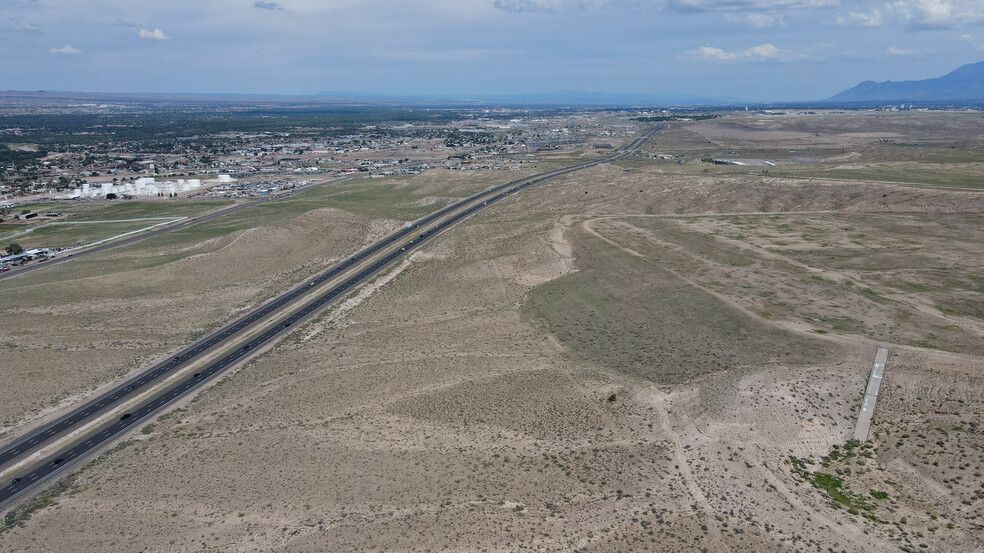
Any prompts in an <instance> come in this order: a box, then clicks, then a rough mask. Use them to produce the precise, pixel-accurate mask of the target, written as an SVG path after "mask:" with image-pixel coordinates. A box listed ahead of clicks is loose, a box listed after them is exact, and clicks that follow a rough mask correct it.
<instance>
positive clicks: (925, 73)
mask: <svg viewBox="0 0 984 553" xmlns="http://www.w3.org/2000/svg"><path fill="white" fill-rule="evenodd" d="M982 23H984V6H981V5H980V3H978V2H972V1H967V0H901V1H898V2H893V3H890V4H885V3H882V2H868V1H865V2H857V3H845V2H839V1H837V0H795V1H789V0H738V1H723V0H633V1H627V2H626V1H621V2H616V1H603V0H584V1H573V0H467V1H464V2H447V1H441V2H395V1H392V0H372V1H369V2H351V1H330V2H312V1H307V0H281V1H251V0H221V1H218V2H210V3H201V2H188V1H185V0H180V1H177V2H169V3H168V4H167V6H163V5H156V6H155V5H132V4H129V3H125V2H119V1H112V0H100V1H97V2H86V3H84V4H78V3H72V2H66V1H64V0H40V1H36V2H2V3H0V39H2V42H0V74H2V75H4V78H3V79H0V89H8V90H60V91H73V92H110V93H239V94H283V95H314V94H317V93H319V92H320V91H326V90H331V91H338V92H340V93H344V94H352V95H366V94H372V95H377V94H378V95H388V96H402V95H406V96H454V97H467V96H476V95H484V96H508V95H542V94H552V93H555V92H557V91H565V90H566V91H585V92H591V93H606V94H621V95H640V96H643V95H645V96H656V97H664V98H667V99H686V98H702V99H723V100H727V101H744V102H782V101H786V102H789V101H814V100H820V99H823V98H827V97H830V96H833V95H835V94H837V93H839V92H841V91H843V90H845V89H848V88H850V87H852V86H854V85H856V84H858V83H860V82H862V81H866V80H874V81H883V80H919V79H925V78H931V77H938V76H940V75H942V74H944V73H945V72H947V71H949V70H952V69H954V68H956V67H958V66H960V65H963V64H966V63H971V62H976V61H980V59H981V56H982V54H981V52H982V51H984V32H982V28H981V24H982Z"/></svg>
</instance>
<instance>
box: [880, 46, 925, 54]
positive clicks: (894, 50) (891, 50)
mask: <svg viewBox="0 0 984 553" xmlns="http://www.w3.org/2000/svg"><path fill="white" fill-rule="evenodd" d="M885 53H886V54H888V55H890V56H912V55H915V54H917V52H916V51H915V50H910V49H908V48H899V47H897V46H889V47H888V50H885Z"/></svg>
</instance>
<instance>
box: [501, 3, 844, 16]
mask: <svg viewBox="0 0 984 553" xmlns="http://www.w3.org/2000/svg"><path fill="white" fill-rule="evenodd" d="M492 5H493V6H494V7H496V8H498V9H500V10H505V11H510V12H567V11H581V10H592V9H593V10H614V9H652V10H657V11H665V12H674V13H706V12H744V11H754V12H766V13H771V14H774V13H777V12H792V11H797V10H810V9H817V8H829V7H833V6H838V5H840V2H839V0H492Z"/></svg>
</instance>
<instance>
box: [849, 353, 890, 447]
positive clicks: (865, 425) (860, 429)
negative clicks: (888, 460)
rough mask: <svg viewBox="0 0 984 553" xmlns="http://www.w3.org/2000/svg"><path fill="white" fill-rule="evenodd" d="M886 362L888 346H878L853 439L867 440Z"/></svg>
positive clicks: (862, 441)
mask: <svg viewBox="0 0 984 553" xmlns="http://www.w3.org/2000/svg"><path fill="white" fill-rule="evenodd" d="M887 363H888V348H885V347H879V348H878V351H877V352H876V353H875V362H874V363H873V364H872V365H871V373H870V374H869V375H868V386H867V388H865V390H864V399H863V400H861V412H860V413H859V414H858V424H857V426H855V427H854V439H855V440H857V441H859V442H861V443H864V442H866V441H867V440H868V432H869V431H870V430H871V419H872V417H874V416H875V404H876V403H877V402H878V391H879V390H880V389H881V383H882V379H883V378H884V375H885V365H886V364H887Z"/></svg>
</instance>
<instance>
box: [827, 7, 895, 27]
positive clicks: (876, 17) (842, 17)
mask: <svg viewBox="0 0 984 553" xmlns="http://www.w3.org/2000/svg"><path fill="white" fill-rule="evenodd" d="M837 24H838V25H860V26H862V27H880V26H882V25H884V24H885V14H884V12H882V10H881V9H880V8H872V9H871V10H870V11H868V12H867V13H865V12H848V13H847V14H837Z"/></svg>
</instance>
